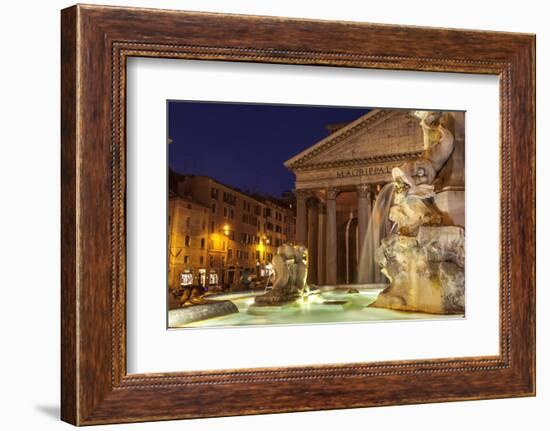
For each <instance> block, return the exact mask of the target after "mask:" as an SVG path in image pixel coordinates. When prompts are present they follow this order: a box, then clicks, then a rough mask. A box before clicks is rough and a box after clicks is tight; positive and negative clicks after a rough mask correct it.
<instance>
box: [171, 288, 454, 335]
mask: <svg viewBox="0 0 550 431" xmlns="http://www.w3.org/2000/svg"><path fill="white" fill-rule="evenodd" d="M380 291H381V289H373V288H368V289H360V290H359V293H348V292H347V290H346V289H342V290H330V291H324V292H317V293H314V294H312V295H310V296H308V297H304V298H303V299H302V300H298V301H296V302H293V303H289V304H285V305H282V306H276V307H270V306H256V305H254V296H255V295H257V294H258V293H234V294H224V295H216V296H215V297H210V298H211V299H216V300H230V301H231V302H233V303H234V304H235V305H236V306H237V308H238V310H239V312H238V313H234V314H229V315H226V316H220V317H214V318H210V319H205V320H201V321H197V322H193V323H186V324H178V322H177V321H174V319H170V324H169V326H170V327H171V328H178V327H186V328H200V327H202V328H204V327H220V326H252V325H254V326H257V325H299V324H312V323H343V322H348V323H349V322H380V321H402V320H419V319H421V320H426V319H430V320H434V319H442V318H445V319H447V318H461V317H463V316H441V315H435V314H426V313H411V312H403V311H395V310H388V309H383V308H374V307H368V305H369V304H370V303H372V302H373V301H374V300H375V299H376V297H377V296H378V293H379V292H380ZM210 298H209V299H210Z"/></svg>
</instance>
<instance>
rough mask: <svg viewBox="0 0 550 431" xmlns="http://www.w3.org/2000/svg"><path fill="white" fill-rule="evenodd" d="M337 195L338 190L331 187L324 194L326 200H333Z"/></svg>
mask: <svg viewBox="0 0 550 431" xmlns="http://www.w3.org/2000/svg"><path fill="white" fill-rule="evenodd" d="M338 193H339V191H338V189H336V188H333V187H330V188H328V189H327V193H326V195H327V200H335V199H336V197H337V196H338Z"/></svg>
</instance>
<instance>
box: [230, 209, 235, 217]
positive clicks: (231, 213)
mask: <svg viewBox="0 0 550 431" xmlns="http://www.w3.org/2000/svg"><path fill="white" fill-rule="evenodd" d="M229 217H230V218H235V211H234V210H233V208H231V209H230V210H229Z"/></svg>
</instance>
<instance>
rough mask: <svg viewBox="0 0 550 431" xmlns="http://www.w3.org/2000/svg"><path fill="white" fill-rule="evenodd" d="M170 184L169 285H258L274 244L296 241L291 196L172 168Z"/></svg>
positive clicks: (267, 267) (275, 245)
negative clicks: (260, 193)
mask: <svg viewBox="0 0 550 431" xmlns="http://www.w3.org/2000/svg"><path fill="white" fill-rule="evenodd" d="M169 183H170V197H169V261H168V273H169V277H168V285H169V288H171V289H175V288H177V287H178V286H180V285H186V284H193V285H200V286H203V287H206V288H210V287H212V286H224V287H230V288H235V289H240V288H243V287H247V286H252V285H253V284H248V282H249V281H250V283H254V284H256V285H261V284H262V283H265V281H266V279H267V276H268V275H269V272H270V263H271V260H272V259H273V256H274V254H275V253H276V249H277V247H278V246H280V245H281V244H283V243H294V241H295V215H294V210H295V208H294V204H293V201H292V198H290V199H288V200H287V199H285V200H276V199H272V198H266V197H261V196H254V195H250V194H247V193H244V192H242V191H240V190H237V189H235V188H232V187H230V186H227V185H225V184H222V183H220V182H217V181H215V180H214V179H212V178H209V177H206V176H198V175H178V174H174V173H172V174H171V175H170V180H169ZM243 281H244V283H243Z"/></svg>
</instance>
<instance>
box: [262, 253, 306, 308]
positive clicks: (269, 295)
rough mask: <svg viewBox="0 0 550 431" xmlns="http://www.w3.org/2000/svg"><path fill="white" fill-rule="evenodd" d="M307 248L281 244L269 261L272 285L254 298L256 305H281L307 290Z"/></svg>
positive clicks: (300, 295) (295, 298)
mask: <svg viewBox="0 0 550 431" xmlns="http://www.w3.org/2000/svg"><path fill="white" fill-rule="evenodd" d="M307 256H308V253H307V248H305V247H303V246H299V245H294V246H293V245H290V244H283V245H281V246H280V247H278V248H277V254H276V255H275V256H273V260H272V262H271V264H272V266H273V287H272V288H271V290H269V291H267V292H266V293H264V294H263V295H258V296H256V298H255V299H254V303H255V304H256V305H260V306H262V305H281V304H285V303H288V302H292V301H295V300H297V299H299V298H301V297H302V296H303V294H304V293H305V292H306V290H307V282H306V280H307Z"/></svg>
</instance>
